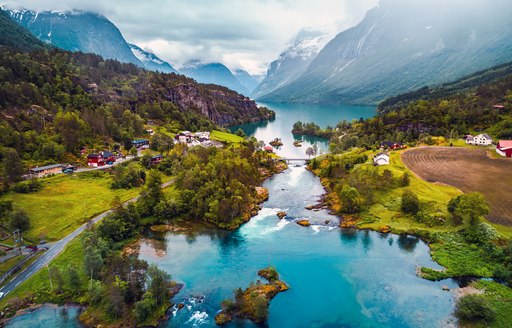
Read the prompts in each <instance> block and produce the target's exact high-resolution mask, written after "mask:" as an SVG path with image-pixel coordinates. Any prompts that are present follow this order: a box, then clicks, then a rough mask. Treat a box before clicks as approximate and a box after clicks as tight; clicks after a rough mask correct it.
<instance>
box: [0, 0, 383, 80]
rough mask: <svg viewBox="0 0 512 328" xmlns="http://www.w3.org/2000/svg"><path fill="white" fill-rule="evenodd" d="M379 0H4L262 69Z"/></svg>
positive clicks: (147, 44)
mask: <svg viewBox="0 0 512 328" xmlns="http://www.w3.org/2000/svg"><path fill="white" fill-rule="evenodd" d="M377 2H378V0H357V1H354V0H301V1H292V0H243V1H235V0H216V1H211V0H194V1H187V0H152V1H140V0H122V1H121V0H111V1H104V0H88V1H83V0H45V1H41V0H8V1H5V4H6V6H7V7H11V8H12V7H18V8H20V7H23V8H27V9H32V10H38V11H43V10H73V9H77V10H86V11H93V12H97V13H100V14H102V15H104V16H106V17H107V18H108V19H110V20H111V21H112V22H113V23H114V24H115V25H116V26H117V27H118V28H119V29H120V30H121V32H122V34H123V36H124V37H125V39H127V41H129V42H132V43H135V44H137V45H138V46H140V47H141V48H149V49H151V50H152V51H153V52H154V53H155V54H157V55H158V56H159V57H161V58H162V59H164V60H167V61H169V62H171V63H172V64H174V65H176V66H178V67H179V66H181V65H183V64H184V63H185V62H187V61H189V60H191V59H200V60H201V61H205V62H211V61H220V62H223V63H224V64H226V65H228V66H229V67H230V68H239V67H240V68H244V69H247V70H248V71H250V72H251V73H255V74H258V73H262V72H264V71H265V70H266V67H267V65H268V63H269V62H271V61H272V60H274V59H276V58H277V57H278V56H279V54H280V53H281V52H282V51H283V49H284V48H286V46H287V45H288V44H289V43H290V41H291V40H292V39H293V37H294V36H295V35H296V34H297V33H298V32H299V31H300V30H301V28H304V27H310V28H314V29H329V30H333V31H336V32H340V31H342V30H344V29H346V28H348V27H351V26H353V25H355V24H357V23H358V22H359V21H360V20H361V19H362V18H363V16H364V14H365V12H366V11H367V10H368V9H369V8H371V7H374V6H375V5H376V4H377Z"/></svg>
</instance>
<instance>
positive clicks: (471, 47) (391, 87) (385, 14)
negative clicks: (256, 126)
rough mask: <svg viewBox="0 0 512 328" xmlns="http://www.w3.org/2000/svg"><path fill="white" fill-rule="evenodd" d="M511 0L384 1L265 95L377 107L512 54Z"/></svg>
mask: <svg viewBox="0 0 512 328" xmlns="http://www.w3.org/2000/svg"><path fill="white" fill-rule="evenodd" d="M511 13H512V7H511V6H510V4H509V2H508V1H505V0H496V1H493V2H492V4H490V3H488V2H487V1H484V0H475V1H472V2H470V3H468V2H463V1H444V0H433V1H428V2H427V1H409V0H382V1H381V2H380V4H379V6H377V7H376V8H374V9H372V10H370V11H368V13H367V14H366V17H365V18H364V19H363V21H361V22H360V23H359V24H358V25H356V26H355V27H353V28H350V29H348V30H345V31H343V32H341V33H340V34H338V35H337V36H336V37H335V38H334V39H333V40H332V41H330V42H329V43H328V44H327V45H326V46H325V47H324V48H323V49H322V50H321V51H320V53H319V54H318V55H317V56H316V57H315V59H314V60H313V61H312V62H311V64H309V66H308V68H307V70H306V71H305V72H304V73H303V74H302V75H301V76H300V77H299V78H297V79H296V80H295V81H293V82H292V83H290V84H288V85H285V86H283V87H281V88H278V89H276V90H274V91H273V92H270V93H268V94H267V95H264V96H261V97H259V98H257V99H258V100H261V101H279V102H297V103H352V104H376V103H379V102H380V101H382V100H384V99H386V98H387V97H389V96H392V95H396V94H398V93H403V92H408V91H412V90H415V89H418V88H421V87H423V86H425V85H436V84H442V83H445V82H448V81H453V80H456V79H458V78H461V77H462V76H465V75H467V74H470V73H473V72H475V71H478V70H482V69H486V68H489V67H492V66H495V65H498V64H502V63H506V62H509V61H510V58H512V22H511V21H510V19H509V17H510V14H511Z"/></svg>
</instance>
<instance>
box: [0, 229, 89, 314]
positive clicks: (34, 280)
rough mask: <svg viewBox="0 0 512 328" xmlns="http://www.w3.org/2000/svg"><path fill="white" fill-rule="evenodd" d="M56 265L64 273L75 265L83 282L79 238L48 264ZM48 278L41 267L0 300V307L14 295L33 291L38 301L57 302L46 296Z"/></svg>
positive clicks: (22, 294) (20, 295) (47, 294)
mask: <svg viewBox="0 0 512 328" xmlns="http://www.w3.org/2000/svg"><path fill="white" fill-rule="evenodd" d="M49 266H50V267H52V266H56V267H58V268H59V269H60V271H61V272H62V273H63V275H65V271H66V269H67V268H69V267H75V268H76V269H77V272H78V273H79V275H80V278H81V279H82V283H84V284H85V282H86V280H87V278H86V277H85V275H84V274H83V269H82V266H83V252H82V245H81V241H80V238H76V239H74V240H73V241H71V242H70V243H69V244H68V246H66V248H65V249H64V250H63V252H62V253H61V254H59V255H58V256H57V257H56V258H55V260H53V261H52V262H51V263H50V265H49ZM49 291H50V280H49V278H48V271H47V270H46V269H45V268H43V269H41V270H39V271H38V272H37V273H35V274H34V275H33V276H32V277H30V278H29V279H28V280H26V281H25V282H24V283H22V284H21V285H19V286H18V287H16V288H15V289H14V290H13V291H12V292H11V293H9V294H8V295H7V296H6V297H4V298H2V299H1V300H0V308H3V307H4V306H5V305H6V304H7V302H8V301H9V300H12V299H14V298H16V297H25V296H27V295H28V294H29V293H34V294H35V295H38V296H39V297H40V298H39V299H36V300H35V301H36V302H38V303H44V302H52V303H58V301H59V300H58V299H52V298H46V297H50V295H51V293H50V292H49Z"/></svg>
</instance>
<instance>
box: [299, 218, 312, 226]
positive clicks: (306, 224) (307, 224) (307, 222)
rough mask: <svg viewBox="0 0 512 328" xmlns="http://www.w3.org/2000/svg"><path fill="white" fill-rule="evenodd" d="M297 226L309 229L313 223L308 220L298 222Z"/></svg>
mask: <svg viewBox="0 0 512 328" xmlns="http://www.w3.org/2000/svg"><path fill="white" fill-rule="evenodd" d="M297 224H298V225H300V226H303V227H309V226H310V225H311V223H309V220H306V219H304V220H299V221H297Z"/></svg>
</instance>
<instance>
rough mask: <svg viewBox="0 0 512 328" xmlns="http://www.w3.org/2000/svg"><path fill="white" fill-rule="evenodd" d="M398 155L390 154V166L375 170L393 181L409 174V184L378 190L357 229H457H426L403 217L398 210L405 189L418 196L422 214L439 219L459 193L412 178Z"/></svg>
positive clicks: (449, 228)
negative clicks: (393, 178)
mask: <svg viewBox="0 0 512 328" xmlns="http://www.w3.org/2000/svg"><path fill="white" fill-rule="evenodd" d="M401 153H402V152H401V151H400V152H391V153H390V165H386V166H380V167H378V170H379V172H380V173H382V171H384V170H390V171H391V172H392V173H393V176H394V177H395V178H400V177H401V176H402V175H403V174H404V173H405V172H408V173H409V175H410V185H409V186H407V187H400V188H395V189H392V190H387V191H378V192H377V193H376V195H375V203H374V204H373V205H372V206H371V207H370V208H369V209H368V211H367V212H366V213H365V215H363V220H362V221H361V224H359V227H360V228H363V229H365V228H370V229H375V230H377V229H378V228H379V227H380V226H383V225H388V226H390V227H391V228H392V229H393V230H394V231H396V232H401V231H404V232H405V231H413V230H428V231H432V230H433V229H434V230H436V231H440V232H445V231H454V230H456V228H454V227H452V226H451V225H441V226H435V227H434V228H432V227H428V226H426V225H425V224H423V223H420V222H418V221H416V220H415V219H414V218H413V217H412V216H411V215H407V214H404V213H403V212H402V211H401V209H400V202H401V197H402V194H403V192H404V190H405V189H409V190H412V191H413V192H414V193H415V194H416V195H417V196H418V199H419V201H420V203H421V207H422V210H423V211H425V212H427V213H428V214H430V215H437V216H439V217H447V216H448V212H447V208H446V205H447V204H448V202H449V201H450V199H451V198H453V197H454V196H456V195H459V194H460V191H459V190H457V189H456V188H453V187H450V186H444V185H437V184H432V183H428V182H426V181H424V180H422V179H419V178H417V177H416V176H414V175H413V174H412V173H411V172H410V171H409V170H408V169H407V168H406V167H405V165H404V164H403V163H402V160H401V157H400V155H401ZM367 165H372V164H367Z"/></svg>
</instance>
